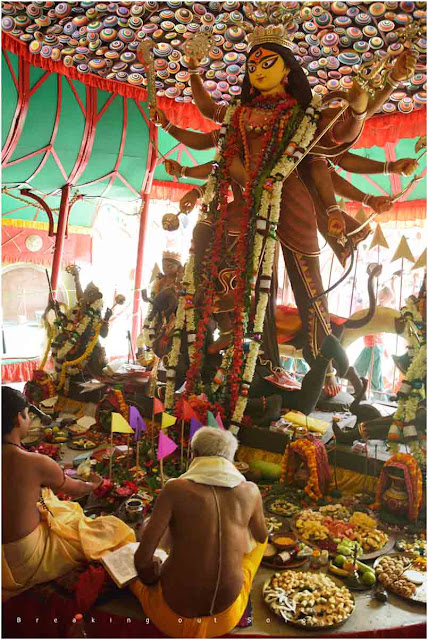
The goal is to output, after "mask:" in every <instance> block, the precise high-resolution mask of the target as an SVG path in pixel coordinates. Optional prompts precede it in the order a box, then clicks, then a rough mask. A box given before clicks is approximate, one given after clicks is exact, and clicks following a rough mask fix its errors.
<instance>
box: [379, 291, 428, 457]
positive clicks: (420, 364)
mask: <svg viewBox="0 0 428 640" xmlns="http://www.w3.org/2000/svg"><path fill="white" fill-rule="evenodd" d="M400 311H401V315H402V316H403V317H404V319H405V321H406V322H405V327H404V336H405V338H406V339H407V340H408V353H409V356H410V358H411V363H410V366H409V368H408V369H407V372H406V379H405V380H403V382H402V387H401V388H403V385H409V387H410V388H409V392H408V393H406V395H402V396H401V397H399V399H398V403H397V405H398V406H397V410H396V412H395V413H394V418H393V423H392V425H391V427H390V430H389V434H388V436H391V437H392V438H394V439H393V440H389V441H388V444H389V449H390V451H391V454H392V455H395V454H396V453H398V452H399V450H400V444H399V442H397V440H395V437H397V436H400V440H401V439H402V437H403V436H404V438H405V437H406V436H405V433H404V429H406V428H407V429H411V430H412V431H414V433H417V431H416V427H414V426H413V425H411V424H409V423H411V422H413V421H414V420H415V418H416V414H417V409H418V405H419V402H420V400H423V399H424V398H425V394H426V390H425V388H424V386H422V387H421V388H420V389H415V388H413V385H412V382H413V381H414V380H424V379H426V373H427V347H426V343H423V344H422V345H421V344H420V340H421V338H422V336H421V335H420V334H419V332H418V330H417V326H416V324H415V322H416V323H423V322H424V320H423V318H422V316H421V314H420V313H419V310H418V308H417V305H416V303H415V300H414V298H413V297H410V298H408V299H407V300H406V305H405V306H404V307H402V308H401V310H400ZM406 313H410V314H411V315H412V317H411V318H406ZM401 422H405V423H407V425H406V426H404V427H403V430H402V429H401V427H400V426H399V424H397V423H401ZM407 445H408V447H409V449H410V451H411V453H412V455H413V457H414V458H415V460H416V461H417V463H418V464H419V465H420V466H425V464H426V457H425V452H424V451H423V449H422V447H421V441H420V440H419V438H418V439H412V440H409V442H408V443H407Z"/></svg>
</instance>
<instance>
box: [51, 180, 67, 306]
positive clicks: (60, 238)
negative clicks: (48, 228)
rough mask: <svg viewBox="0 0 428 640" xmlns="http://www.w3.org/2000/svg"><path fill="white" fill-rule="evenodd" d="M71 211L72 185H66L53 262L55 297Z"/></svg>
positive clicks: (62, 190) (63, 191) (52, 279)
mask: <svg viewBox="0 0 428 640" xmlns="http://www.w3.org/2000/svg"><path fill="white" fill-rule="evenodd" d="M69 210H70V185H69V184H66V185H64V186H63V187H62V189H61V204H60V206H59V213H58V226H57V230H56V240H55V249H54V255H53V261H52V273H51V286H52V291H53V294H54V296H55V295H56V290H57V287H58V278H59V272H60V269H61V260H62V252H63V249H64V239H65V234H66V231H67V224H68V214H69Z"/></svg>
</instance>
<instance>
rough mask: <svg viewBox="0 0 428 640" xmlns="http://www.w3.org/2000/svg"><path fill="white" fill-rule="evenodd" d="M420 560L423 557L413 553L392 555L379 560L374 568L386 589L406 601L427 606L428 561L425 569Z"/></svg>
mask: <svg viewBox="0 0 428 640" xmlns="http://www.w3.org/2000/svg"><path fill="white" fill-rule="evenodd" d="M420 560H421V557H420V556H416V555H415V554H413V553H390V554H388V555H384V556H382V557H380V558H377V559H376V560H375V562H374V564H373V568H374V570H375V573H376V578H377V580H378V581H379V582H380V583H381V584H382V585H383V586H384V587H385V589H387V590H388V591H391V592H392V593H395V594H396V595H397V596H400V597H401V598H405V599H406V600H411V601H412V602H418V603H420V604H426V601H427V575H426V561H425V567H424V566H421V565H420ZM422 560H423V558H422Z"/></svg>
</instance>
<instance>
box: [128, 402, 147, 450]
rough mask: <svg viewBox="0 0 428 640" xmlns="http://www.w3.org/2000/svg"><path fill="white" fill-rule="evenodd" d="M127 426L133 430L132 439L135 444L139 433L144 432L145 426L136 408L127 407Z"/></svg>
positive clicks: (139, 435) (139, 436)
mask: <svg viewBox="0 0 428 640" xmlns="http://www.w3.org/2000/svg"><path fill="white" fill-rule="evenodd" d="M128 422H129V424H130V425H131V427H132V428H133V429H134V439H135V441H136V442H138V440H139V439H140V438H141V432H142V431H146V429H147V425H146V423H145V422H144V420H143V418H142V416H141V413H140V412H139V411H138V409H137V407H133V406H132V405H130V406H129V421H128Z"/></svg>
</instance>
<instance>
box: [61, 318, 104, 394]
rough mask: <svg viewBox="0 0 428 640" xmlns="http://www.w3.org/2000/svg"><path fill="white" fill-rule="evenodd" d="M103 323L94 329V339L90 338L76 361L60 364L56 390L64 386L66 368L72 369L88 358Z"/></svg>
mask: <svg viewBox="0 0 428 640" xmlns="http://www.w3.org/2000/svg"><path fill="white" fill-rule="evenodd" d="M102 325H103V323H102V322H100V323H99V324H98V325H97V327H95V334H94V337H93V338H92V340H91V341H90V342H89V344H88V346H87V347H86V349H85V351H84V352H83V353H82V355H81V356H80V357H79V358H76V360H70V361H68V362H67V361H65V362H63V363H62V365H61V375H60V378H59V382H58V384H57V385H56V389H57V390H59V389H61V388H62V387H63V386H64V382H65V377H66V375H67V368H68V367H74V366H76V365H78V364H80V363H81V362H83V361H84V360H86V359H87V358H89V356H90V355H91V353H92V351H93V350H94V349H95V346H96V344H97V342H98V338H99V335H100V331H101V327H102Z"/></svg>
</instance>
